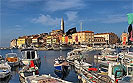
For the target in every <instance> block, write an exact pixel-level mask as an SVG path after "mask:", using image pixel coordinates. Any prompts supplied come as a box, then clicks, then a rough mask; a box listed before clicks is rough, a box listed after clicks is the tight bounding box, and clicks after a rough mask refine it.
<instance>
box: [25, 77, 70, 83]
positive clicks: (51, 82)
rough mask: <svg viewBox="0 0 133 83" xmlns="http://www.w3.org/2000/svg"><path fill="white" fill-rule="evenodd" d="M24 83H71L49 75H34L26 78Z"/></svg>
mask: <svg viewBox="0 0 133 83" xmlns="http://www.w3.org/2000/svg"><path fill="white" fill-rule="evenodd" d="M25 83H72V82H68V81H65V80H61V79H59V78H55V77H52V76H50V75H41V76H39V75H34V76H28V77H26V80H25Z"/></svg>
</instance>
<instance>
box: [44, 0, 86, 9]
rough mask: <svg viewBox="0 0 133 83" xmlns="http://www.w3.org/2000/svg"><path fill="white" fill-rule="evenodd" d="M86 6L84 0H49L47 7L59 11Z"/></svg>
mask: <svg viewBox="0 0 133 83" xmlns="http://www.w3.org/2000/svg"><path fill="white" fill-rule="evenodd" d="M83 7H85V4H84V2H83V0H48V1H47V2H46V4H45V9H46V10H48V11H52V12H54V11H58V10H66V9H81V8H83Z"/></svg>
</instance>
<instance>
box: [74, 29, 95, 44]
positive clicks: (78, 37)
mask: <svg viewBox="0 0 133 83" xmlns="http://www.w3.org/2000/svg"><path fill="white" fill-rule="evenodd" d="M93 41H94V32H93V31H80V32H77V33H74V34H72V42H73V44H93Z"/></svg>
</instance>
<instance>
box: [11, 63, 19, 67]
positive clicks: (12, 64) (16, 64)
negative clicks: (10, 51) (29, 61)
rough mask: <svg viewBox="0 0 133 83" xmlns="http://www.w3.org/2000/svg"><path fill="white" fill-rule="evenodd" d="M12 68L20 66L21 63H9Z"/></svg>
mask: <svg viewBox="0 0 133 83" xmlns="http://www.w3.org/2000/svg"><path fill="white" fill-rule="evenodd" d="M8 64H9V65H10V66H11V67H15V66H19V64H20V62H8Z"/></svg>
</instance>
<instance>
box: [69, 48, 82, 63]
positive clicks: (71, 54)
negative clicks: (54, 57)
mask: <svg viewBox="0 0 133 83" xmlns="http://www.w3.org/2000/svg"><path fill="white" fill-rule="evenodd" d="M82 52H84V49H74V50H72V51H70V52H68V53H67V61H68V62H73V61H74V60H78V59H79V58H80V55H82Z"/></svg>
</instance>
